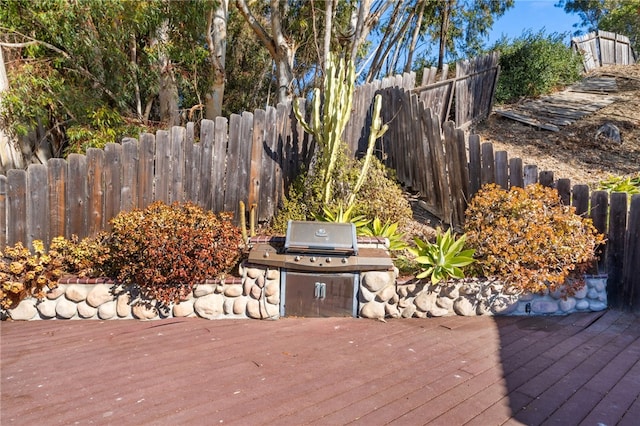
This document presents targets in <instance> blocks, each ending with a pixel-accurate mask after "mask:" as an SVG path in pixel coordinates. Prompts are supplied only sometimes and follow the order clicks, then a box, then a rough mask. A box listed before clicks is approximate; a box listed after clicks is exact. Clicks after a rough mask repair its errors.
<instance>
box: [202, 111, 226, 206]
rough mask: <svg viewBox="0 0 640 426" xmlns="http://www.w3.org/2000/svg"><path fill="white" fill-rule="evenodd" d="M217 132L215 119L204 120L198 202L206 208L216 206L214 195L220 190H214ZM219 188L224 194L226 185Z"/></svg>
mask: <svg viewBox="0 0 640 426" xmlns="http://www.w3.org/2000/svg"><path fill="white" fill-rule="evenodd" d="M215 132H216V123H215V122H214V121H213V120H202V122H201V123H200V188H199V195H198V201H199V203H198V204H199V205H200V206H201V207H202V208H205V209H211V208H213V207H214V203H213V197H214V196H215V193H216V192H218V191H214V188H215V185H216V183H217V181H216V180H215V178H214V171H215V167H216V166H215V165H214V164H213V159H214V157H213V155H214V134H215ZM219 182H222V181H219ZM218 189H219V192H221V193H222V194H223V195H224V187H222V185H221V187H220V188H218Z"/></svg>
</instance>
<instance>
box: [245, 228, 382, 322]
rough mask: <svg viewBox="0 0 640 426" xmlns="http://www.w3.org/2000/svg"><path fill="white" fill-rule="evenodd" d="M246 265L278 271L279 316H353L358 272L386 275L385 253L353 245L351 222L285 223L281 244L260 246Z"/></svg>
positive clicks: (355, 243) (258, 245)
mask: <svg viewBox="0 0 640 426" xmlns="http://www.w3.org/2000/svg"><path fill="white" fill-rule="evenodd" d="M248 262H249V263H252V264H256V265H263V266H270V267H274V268H279V269H280V273H281V280H280V282H281V289H280V297H281V300H280V314H281V316H285V315H286V314H288V315H296V316H316V317H317V316H321V317H327V316H344V315H345V314H346V315H351V316H357V294H358V286H359V281H360V272H364V271H387V270H390V269H392V268H393V262H392V261H391V257H390V256H389V253H388V251H387V250H386V249H383V248H370V247H362V248H359V247H358V242H357V238H356V229H355V225H354V224H352V223H334V222H308V221H289V223H288V226H287V234H286V238H285V242H284V246H282V245H281V244H280V245H278V244H275V243H259V244H256V245H254V246H253V248H252V249H251V251H250V252H249V259H248Z"/></svg>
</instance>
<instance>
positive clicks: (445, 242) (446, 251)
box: [409, 229, 474, 284]
mask: <svg viewBox="0 0 640 426" xmlns="http://www.w3.org/2000/svg"><path fill="white" fill-rule="evenodd" d="M465 240H466V237H465V236H464V235H461V236H460V237H459V238H458V239H456V238H455V236H454V235H452V234H451V230H450V229H448V230H447V232H445V233H444V234H443V233H442V231H441V230H438V233H437V235H436V241H435V242H434V243H430V242H429V241H422V240H421V239H420V238H417V237H416V238H414V242H415V243H416V247H415V248H413V247H412V248H410V249H409V251H410V253H411V254H413V255H414V256H417V257H416V259H415V261H416V262H417V263H419V264H420V265H424V266H422V272H420V273H419V274H418V275H416V278H420V279H422V278H426V277H431V283H433V284H438V283H439V282H440V281H446V280H448V279H449V278H464V272H463V271H462V268H463V267H465V266H467V265H470V264H471V263H473V262H474V259H473V253H474V250H473V249H466V250H464V245H465Z"/></svg>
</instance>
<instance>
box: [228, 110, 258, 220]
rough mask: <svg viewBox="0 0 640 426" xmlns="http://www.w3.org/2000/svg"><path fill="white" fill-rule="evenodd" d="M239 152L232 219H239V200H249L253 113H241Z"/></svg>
mask: <svg viewBox="0 0 640 426" xmlns="http://www.w3.org/2000/svg"><path fill="white" fill-rule="evenodd" d="M240 131H241V133H240V141H241V143H240V151H239V152H238V163H239V164H238V165H239V168H238V172H239V174H238V186H237V188H238V191H237V195H238V198H237V200H236V202H235V203H234V205H233V208H232V209H231V211H234V212H235V214H234V217H235V218H236V219H238V218H239V213H240V205H239V202H240V200H245V201H246V200H248V199H249V169H250V167H251V149H252V144H253V113H250V112H246V111H245V112H243V113H242V125H241V126H240Z"/></svg>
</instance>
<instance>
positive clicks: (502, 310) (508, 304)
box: [491, 296, 518, 315]
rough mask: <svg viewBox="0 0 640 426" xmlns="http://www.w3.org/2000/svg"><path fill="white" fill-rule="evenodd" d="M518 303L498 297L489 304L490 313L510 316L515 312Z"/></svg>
mask: <svg viewBox="0 0 640 426" xmlns="http://www.w3.org/2000/svg"><path fill="white" fill-rule="evenodd" d="M517 307H518V302H517V301H514V300H512V299H509V298H508V297H505V296H498V297H496V299H495V300H494V301H493V303H492V304H491V312H493V313H494V314H503V315H506V314H510V313H512V312H514V311H515V310H516V308H517Z"/></svg>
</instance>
